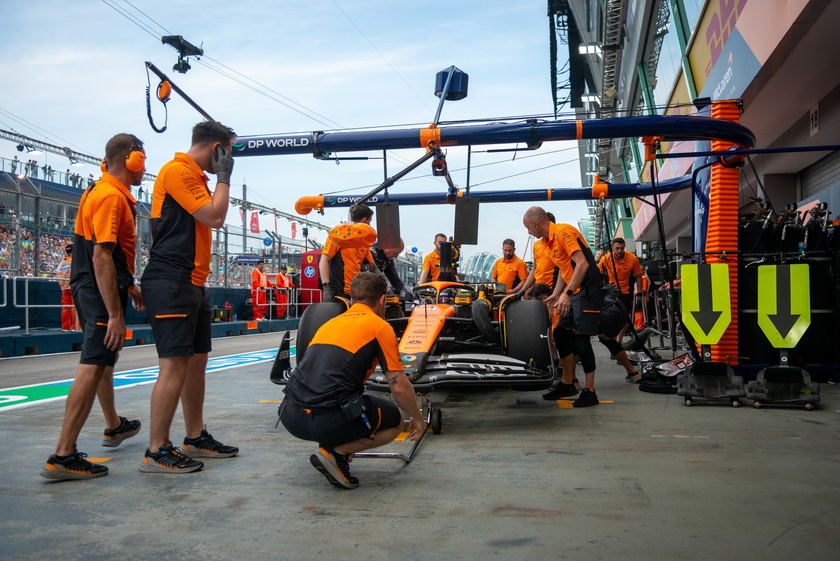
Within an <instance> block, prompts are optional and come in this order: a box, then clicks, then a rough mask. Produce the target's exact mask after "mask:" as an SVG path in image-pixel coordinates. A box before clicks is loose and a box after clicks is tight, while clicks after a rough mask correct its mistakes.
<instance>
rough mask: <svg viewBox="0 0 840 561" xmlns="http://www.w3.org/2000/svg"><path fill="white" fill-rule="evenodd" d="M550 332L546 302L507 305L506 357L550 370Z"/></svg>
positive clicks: (533, 301) (527, 301)
mask: <svg viewBox="0 0 840 561" xmlns="http://www.w3.org/2000/svg"><path fill="white" fill-rule="evenodd" d="M550 329H551V320H550V319H549V317H548V308H546V305H545V303H544V302H543V301H542V300H516V301H515V302H510V303H509V304H507V306H505V354H506V355H507V356H509V357H511V358H515V359H517V360H521V361H523V362H526V363H529V364H533V365H534V366H535V367H536V368H539V369H540V370H548V369H549V368H551V350H550V347H549V342H548V337H549V336H550V332H549V330H550Z"/></svg>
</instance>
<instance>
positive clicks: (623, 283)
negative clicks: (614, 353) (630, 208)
mask: <svg viewBox="0 0 840 561" xmlns="http://www.w3.org/2000/svg"><path fill="white" fill-rule="evenodd" d="M610 247H611V250H612V251H610V253H607V254H606V255H604V256H603V257H601V260H600V261H599V262H598V269H600V270H601V272H602V273H606V275H607V276H608V278H609V280H610V282H611V283H613V284H614V285H616V287H618V289H619V290H620V291H621V297H620V300H621V303H622V304H623V306H624V309H625V310H626V313H628V314H629V313H630V312H631V310H632V309H633V294H634V292H633V290H632V289H631V286H630V285H631V283H634V282H635V285H636V286H635V288H636V290H635V294H637V295H639V294H640V295H642V296H643V298H644V301H645V303H647V301H648V297H647V294H645V292H644V290H643V287H642V265H641V263H639V258H638V257H636V256H635V255H634V254H633V253H630V252H629V251H625V248H626V247H627V244H626V242H625V241H624V238H615V239H614V240H612V242H610ZM626 330H627V326H626V324H625V326H624V327H623V328H622V329H621V331H619V333H618V335H617V336H616V341H618V342H621V339H622V338H623V337H624V332H625V331H626Z"/></svg>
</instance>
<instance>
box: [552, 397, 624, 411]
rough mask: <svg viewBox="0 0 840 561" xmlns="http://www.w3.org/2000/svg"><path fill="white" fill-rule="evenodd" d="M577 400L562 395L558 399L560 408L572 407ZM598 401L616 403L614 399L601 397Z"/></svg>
mask: <svg viewBox="0 0 840 561" xmlns="http://www.w3.org/2000/svg"><path fill="white" fill-rule="evenodd" d="M574 402H575V401H574V400H573V399H569V398H568V397H561V398H560V399H558V400H557V407H559V408H560V409H571V408H572V404H573V403H574ZM598 403H615V402H614V401H604V400H603V399H599V400H598Z"/></svg>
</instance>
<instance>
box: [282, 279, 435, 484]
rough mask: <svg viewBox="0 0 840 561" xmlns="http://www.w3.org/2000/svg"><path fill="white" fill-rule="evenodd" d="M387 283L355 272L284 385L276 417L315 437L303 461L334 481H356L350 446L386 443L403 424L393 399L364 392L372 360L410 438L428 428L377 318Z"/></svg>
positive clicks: (300, 434) (388, 331) (388, 330)
mask: <svg viewBox="0 0 840 561" xmlns="http://www.w3.org/2000/svg"><path fill="white" fill-rule="evenodd" d="M387 291H388V284H387V283H386V282H385V277H384V276H382V275H380V274H378V273H369V272H365V273H359V274H358V275H356V278H354V279H353V281H352V282H351V283H350V296H351V298H352V306H351V307H350V309H349V310H347V311H346V312H344V313H343V314H341V315H340V316H338V317H335V318H333V319H331V320H330V321H328V322H327V323H325V324H324V325H322V326H321V328H320V329H318V331H317V332H316V333H315V336H314V337H313V338H312V341H311V342H310V343H309V347H307V352H306V353H305V354H304V356H303V358H302V359H301V361H300V364H298V365H297V367H296V368H295V369H294V371H293V372H292V374H291V377H290V378H289V382H288V384H286V387H285V389H284V394H285V398H284V400H283V405H282V406H281V411H280V421H281V422H282V423H283V426H284V427H286V430H288V431H289V432H290V433H291V434H292V435H293V436H296V437H297V438H300V439H302V440H310V441H314V442H317V443H318V451H317V452H316V453H315V454H312V455H311V456H310V457H309V461H310V463H311V464H312V465H313V467H315V469H317V470H318V471H320V472H321V473H322V474H323V475H324V477H326V478H327V480H328V481H329V482H330V483H331V484H333V485H334V486H336V487H338V488H340V489H355V488H356V487H358V486H359V480H358V479H357V478H356V477H353V476H352V475H350V467H349V465H348V464H349V462H350V460H351V459H352V456H353V454H355V453H357V452H362V451H364V450H368V449H370V448H376V447H378V446H382V445H383V444H388V443H389V442H391V441H392V440H394V439H395V438H396V437H397V436H398V435H399V434H400V432H402V424H403V417H402V414H401V413H400V410H399V409H398V408H397V406H396V405H394V404H393V403H391V402H390V401H387V400H384V399H381V398H378V397H371V396H369V395H364V391H365V381H366V380H367V379H368V377H369V376H370V375H371V374H372V373H373V371H374V369H375V368H376V365H377V363H378V364H379V365H380V366H381V367H382V370H383V372H385V378H386V379H387V380H388V385H389V386H390V391H391V394H392V395H393V396H394V399H395V400H396V402H397V404H398V405H399V406H400V407H401V408H402V409H403V410H404V411H405V412H406V413H408V414H409V416H410V417H411V420H410V425H411V427H412V428H413V429H414V430H415V432H414V434H412V436H411V440H417V439H418V438H420V436H421V435H422V434H423V433H424V432H425V431H426V423H425V421H424V419H423V414H422V413H421V412H420V408H419V407H418V406H417V401H416V398H415V394H414V387H413V386H412V385H411V382H409V381H408V378H407V377H406V375H405V372H404V371H403V367H402V363H401V362H400V355H399V351H398V350H397V338H396V336H395V335H394V329H393V328H392V327H391V325H390V324H389V323H388V322H386V321H385V320H384V319H383V318H384V316H385V293H386V292H387ZM314 347H317V349H316V348H314Z"/></svg>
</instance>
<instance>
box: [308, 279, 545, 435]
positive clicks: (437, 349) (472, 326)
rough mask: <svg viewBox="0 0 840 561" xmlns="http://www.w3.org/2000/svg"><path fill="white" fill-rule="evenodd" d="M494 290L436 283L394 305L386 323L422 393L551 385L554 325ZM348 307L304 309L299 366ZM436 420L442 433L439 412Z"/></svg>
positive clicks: (378, 382)
mask: <svg viewBox="0 0 840 561" xmlns="http://www.w3.org/2000/svg"><path fill="white" fill-rule="evenodd" d="M497 288H504V285H501V286H500V287H499V286H498V285H494V284H492V283H490V284H465V283H460V282H432V283H428V284H423V285H420V286H418V287H416V288H415V289H414V290H413V291H412V300H410V301H406V302H400V301H399V300H398V299H397V298H396V297H393V298H390V299H389V305H388V308H387V310H386V320H387V321H388V322H389V323H390V324H391V325H392V326H393V328H394V332H395V333H396V335H397V339H398V340H399V352H400V357H401V359H402V363H403V367H404V368H405V372H406V374H407V376H408V379H409V380H410V381H411V383H412V384H413V386H414V388H415V390H416V391H417V392H419V393H421V394H427V393H428V392H430V391H431V390H434V389H438V388H458V387H497V386H508V387H511V388H512V389H515V390H522V391H532V390H542V389H545V388H548V387H549V386H550V385H551V383H552V381H553V380H554V369H553V361H552V356H553V355H552V352H553V351H552V347H551V344H550V336H551V321H550V319H549V316H548V310H547V308H546V306H545V303H543V302H542V301H538V300H520V299H517V298H516V297H515V296H513V295H511V296H504V294H503V293H502V294H501V295H499V294H496V290H497ZM347 305H348V304H347V303H346V302H345V301H343V300H342V301H340V302H322V303H317V304H312V305H310V306H309V307H308V308H307V309H306V311H305V312H304V314H303V316H302V317H301V320H300V325H299V326H298V334H297V350H296V353H297V360H298V361H300V360H301V359H302V358H303V355H304V354H305V353H306V348H307V346H308V345H309V342H310V341H311V340H312V338H313V337H314V335H315V332H316V331H317V330H318V328H319V327H321V326H322V325H323V324H324V323H326V322H327V321H328V320H330V319H332V318H333V317H335V316H337V315H339V314H341V313H343V312H344V311H345V310H346V309H347ZM404 311H408V312H409V315H407V316H406V315H405V314H404ZM367 387H368V388H370V389H371V390H375V391H382V392H387V391H388V384H387V382H386V380H385V376H384V374H383V373H382V372H381V371H379V370H377V371H376V372H374V373H373V374H372V375H371V376H370V378H369V379H368V381H367ZM431 413H432V414H431V426H432V430H433V432H435V433H436V434H437V433H439V432H440V411H439V410H434V409H433V410H432V412H431Z"/></svg>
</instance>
